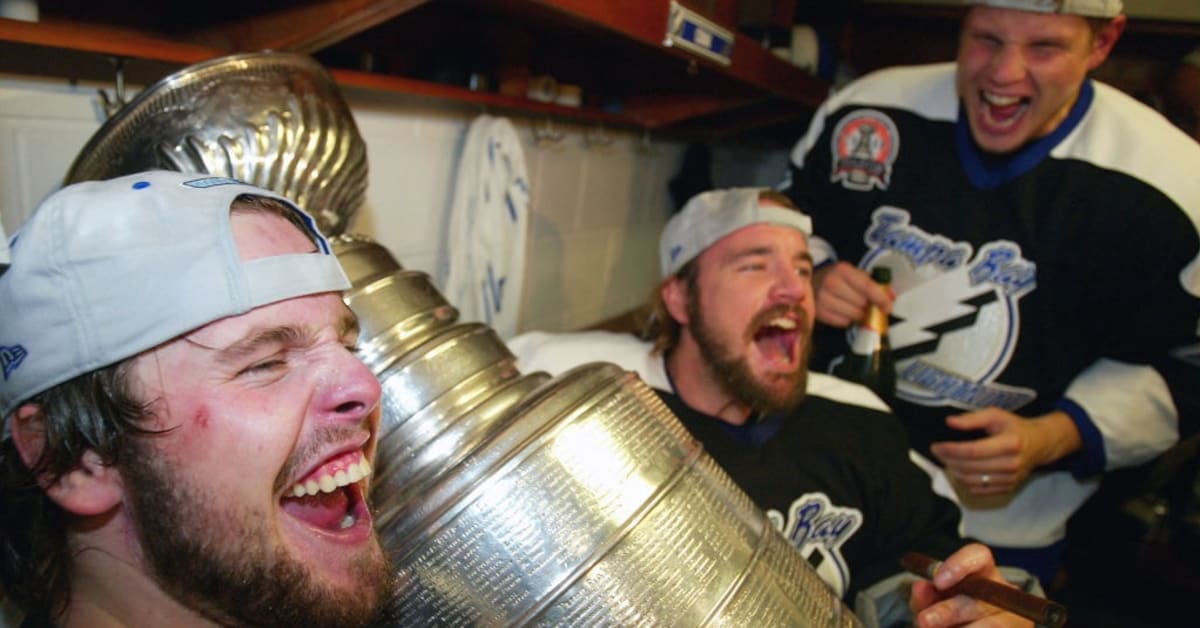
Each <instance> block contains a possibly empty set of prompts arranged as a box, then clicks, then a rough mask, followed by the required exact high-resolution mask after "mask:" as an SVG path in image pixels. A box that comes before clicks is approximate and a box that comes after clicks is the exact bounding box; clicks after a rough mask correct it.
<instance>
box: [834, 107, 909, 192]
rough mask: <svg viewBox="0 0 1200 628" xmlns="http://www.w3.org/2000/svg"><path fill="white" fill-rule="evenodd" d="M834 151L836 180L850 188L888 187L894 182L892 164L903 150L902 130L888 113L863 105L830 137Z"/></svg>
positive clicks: (848, 116)
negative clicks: (901, 147)
mask: <svg viewBox="0 0 1200 628" xmlns="http://www.w3.org/2000/svg"><path fill="white" fill-rule="evenodd" d="M830 144H831V145H830V149H831V150H832V151H833V169H832V172H831V173H830V181H831V182H832V183H837V182H839V181H840V182H841V184H842V186H843V187H845V188H846V189H849V190H859V191H862V192H867V191H870V190H871V189H873V188H879V189H880V190H886V189H887V188H888V186H889V185H891V182H892V164H894V163H895V162H896V156H897V155H898V154H899V153H900V132H899V131H898V130H897V129H896V124H895V123H894V122H892V119H891V118H889V117H888V116H887V115H886V114H884V113H883V112H881V111H877V110H875V109H859V110H857V111H853V112H851V113H850V114H849V115H847V116H846V117H844V118H842V119H841V121H840V122H838V125H837V127H835V128H834V130H833V137H832V139H831V140H830Z"/></svg>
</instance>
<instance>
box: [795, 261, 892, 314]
mask: <svg viewBox="0 0 1200 628" xmlns="http://www.w3.org/2000/svg"><path fill="white" fill-rule="evenodd" d="M813 289H814V290H815V292H816V295H817V320H818V321H821V322H822V323H825V324H826V325H832V326H833V327H849V326H850V325H852V324H854V323H856V322H858V321H860V320H862V319H863V317H864V316H866V314H867V305H869V304H872V303H873V304H875V305H876V306H878V307H879V309H881V310H883V311H884V312H890V311H891V310H892V301H895V300H896V295H895V293H894V292H892V289H891V288H889V287H886V286H881V285H879V284H877V283H875V282H874V281H872V280H871V276H870V275H869V274H867V273H865V272H863V270H862V269H860V268H858V267H857V266H854V265H853V264H849V263H847V262H835V263H833V264H829V265H827V266H823V267H822V268H820V269H818V270H817V271H816V273H815V274H814V275H813Z"/></svg>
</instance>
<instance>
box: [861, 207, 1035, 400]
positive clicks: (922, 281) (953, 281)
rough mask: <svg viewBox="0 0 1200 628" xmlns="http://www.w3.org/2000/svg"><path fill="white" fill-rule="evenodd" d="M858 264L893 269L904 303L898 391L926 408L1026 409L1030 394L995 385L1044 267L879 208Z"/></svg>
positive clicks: (1007, 247)
mask: <svg viewBox="0 0 1200 628" xmlns="http://www.w3.org/2000/svg"><path fill="white" fill-rule="evenodd" d="M864 239H865V242H866V244H867V245H868V246H869V247H870V248H869V250H868V253H867V254H866V255H865V256H864V257H863V259H862V261H861V262H860V266H861V267H863V268H865V269H869V268H871V267H873V266H875V265H881V264H886V265H888V266H890V267H891V268H892V274H893V285H895V286H896V288H897V292H898V295H897V298H896V301H895V303H894V304H893V305H892V315H891V320H890V321H889V330H888V335H889V339H890V341H891V346H892V352H893V356H894V358H895V360H896V375H897V382H896V383H897V391H896V392H897V394H898V396H899V397H901V398H903V399H905V400H907V401H910V402H913V403H919V404H922V405H933V406H939V405H953V406H957V407H961V408H978V407H984V406H988V405H996V406H1000V407H1004V408H1008V409H1016V408H1019V407H1021V406H1023V405H1025V404H1026V403H1028V402H1029V401H1031V400H1032V399H1033V398H1035V397H1036V392H1035V391H1033V390H1032V389H1028V388H1022V387H1014V386H1008V385H1004V384H1001V383H998V382H996V381H995V380H996V378H997V376H998V375H999V374H1000V373H1002V372H1003V371H1004V369H1005V367H1006V366H1007V365H1008V361H1009V359H1010V358H1011V357H1012V354H1013V350H1014V348H1015V345H1016V338H1017V337H1018V335H1019V329H1020V320H1019V319H1020V310H1019V308H1018V306H1017V302H1018V301H1019V300H1020V298H1021V297H1023V296H1024V295H1026V294H1028V293H1030V292H1032V291H1033V290H1034V289H1036V287H1037V266H1036V264H1034V263H1033V262H1031V261H1029V260H1026V259H1024V257H1023V256H1022V254H1021V247H1020V246H1019V245H1018V244H1016V243H1014V242H1010V241H1006V240H996V241H992V242H988V243H986V244H984V245H983V246H982V247H980V248H979V249H978V251H977V252H975V253H974V254H973V253H972V250H973V248H974V247H973V246H972V245H971V244H970V243H969V242H964V241H954V240H951V239H949V238H947V237H945V236H943V235H939V234H934V233H928V232H925V231H924V230H922V229H921V228H920V227H917V226H916V225H913V224H912V223H911V222H910V215H909V213H908V212H907V211H906V210H904V209H901V208H898V207H890V206H884V207H880V208H879V209H878V210H876V211H875V213H874V214H873V224H872V226H871V227H870V228H869V229H868V231H867V232H866V233H865V234H864Z"/></svg>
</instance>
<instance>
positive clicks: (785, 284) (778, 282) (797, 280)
mask: <svg viewBox="0 0 1200 628" xmlns="http://www.w3.org/2000/svg"><path fill="white" fill-rule="evenodd" d="M809 289H810V283H809V280H808V279H807V278H806V277H804V276H802V275H800V274H799V273H798V272H797V271H796V270H795V269H794V268H790V267H789V268H784V269H781V270H780V271H778V272H776V273H775V280H774V282H773V283H772V284H771V293H770V296H771V300H772V302H774V303H799V302H801V301H803V300H804V299H805V298H806V297H807V296H808V292H809Z"/></svg>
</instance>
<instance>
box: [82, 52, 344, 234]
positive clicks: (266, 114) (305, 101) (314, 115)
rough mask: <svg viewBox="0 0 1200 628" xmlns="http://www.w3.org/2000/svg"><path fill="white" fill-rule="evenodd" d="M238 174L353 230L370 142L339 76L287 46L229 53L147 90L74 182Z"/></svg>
mask: <svg viewBox="0 0 1200 628" xmlns="http://www.w3.org/2000/svg"><path fill="white" fill-rule="evenodd" d="M155 169H162V170H178V171H182V172H198V173H207V174H213V175H219V176H226V177H232V178H234V179H238V180H240V181H244V182H246V183H251V184H254V185H257V186H259V187H263V188H267V189H270V190H274V191H275V192H278V193H279V194H282V195H284V196H286V197H288V198H290V199H292V200H293V201H295V202H296V203H297V204H299V205H300V206H301V207H303V208H305V209H306V210H308V211H309V213H311V214H313V216H314V217H315V218H316V219H317V223H318V225H319V226H320V227H321V230H322V232H324V233H325V234H327V235H336V234H340V233H342V232H343V231H345V229H346V226H347V225H348V224H349V221H350V218H351V217H352V216H353V215H354V213H355V212H356V211H358V209H359V208H360V207H361V206H362V204H363V201H364V199H365V198H366V190H367V150H366V144H365V142H363V139H362V136H361V135H359V132H358V127H357V126H356V125H355V123H354V118H353V117H352V116H351V114H350V109H349V107H348V106H347V104H346V102H345V100H343V99H342V95H341V92H340V91H339V90H338V87H337V84H336V83H335V82H334V80H333V78H332V77H331V76H330V75H329V73H328V72H326V71H325V69H324V68H323V67H321V65H320V64H319V63H317V62H316V61H314V60H313V59H311V58H309V57H306V56H302V55H296V54H290V53H281V52H257V53H246V54H237V55H231V56H225V57H219V58H216V59H212V60H209V61H205V62H203V63H198V64H195V65H192V66H189V67H186V68H184V69H182V70H180V71H178V72H176V73H174V74H172V75H170V76H167V77H166V78H164V79H162V80H160V81H158V82H157V83H155V84H154V85H152V86H150V87H148V88H146V89H145V90H143V91H142V92H141V93H140V94H138V95H137V97H135V98H134V99H133V100H131V101H129V102H128V103H127V104H125V105H124V106H123V107H121V108H120V109H119V110H118V111H117V112H116V113H115V114H114V115H113V116H112V117H110V118H109V119H108V120H106V121H105V122H104V124H103V125H101V127H100V128H99V129H98V130H97V131H96V133H95V134H93V135H92V137H91V139H89V140H88V142H87V144H86V145H85V146H84V148H83V149H82V150H81V151H80V153H79V155H78V156H77V157H76V158H75V162H74V163H73V164H71V167H70V169H69V170H68V172H67V176H66V180H65V183H66V184H71V183H77V182H80V181H91V180H102V179H111V178H113V177H117V176H121V175H126V174H132V173H135V172H142V171H145V170H155Z"/></svg>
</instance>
